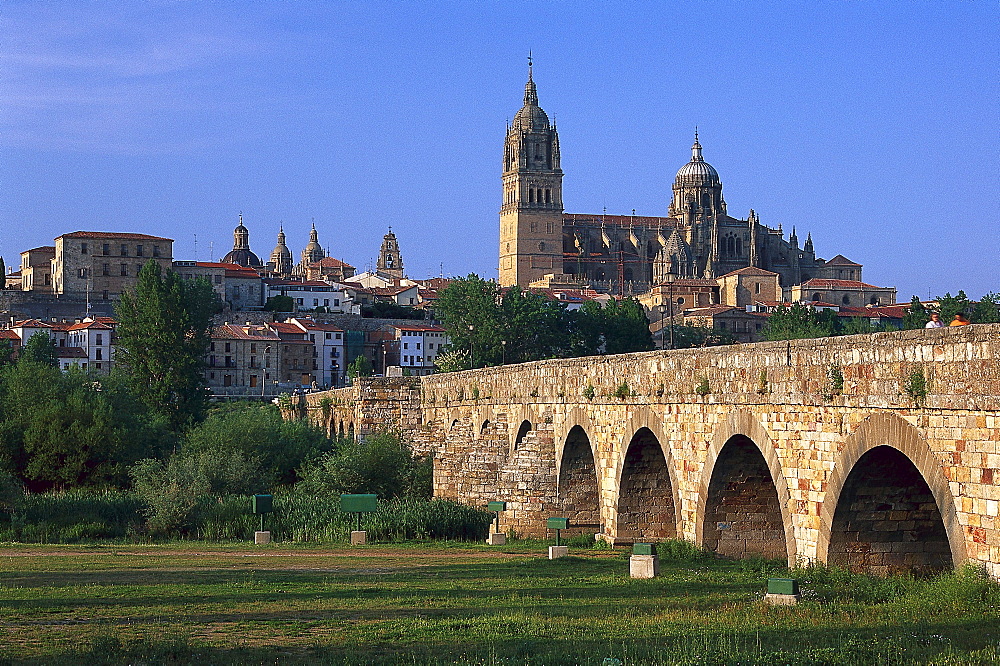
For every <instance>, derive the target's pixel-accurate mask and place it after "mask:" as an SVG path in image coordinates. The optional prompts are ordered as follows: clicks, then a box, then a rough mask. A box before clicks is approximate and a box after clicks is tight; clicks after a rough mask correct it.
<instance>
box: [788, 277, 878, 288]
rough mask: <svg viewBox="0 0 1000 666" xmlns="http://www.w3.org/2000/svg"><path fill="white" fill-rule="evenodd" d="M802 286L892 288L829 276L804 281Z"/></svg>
mask: <svg viewBox="0 0 1000 666" xmlns="http://www.w3.org/2000/svg"><path fill="white" fill-rule="evenodd" d="M800 286H801V287H803V288H805V287H808V288H810V289H891V287H876V286H875V285H873V284H867V283H865V282H858V281H857V280H831V279H829V278H813V279H811V280H809V281H808V282H803V283H802V284H801V285H800Z"/></svg>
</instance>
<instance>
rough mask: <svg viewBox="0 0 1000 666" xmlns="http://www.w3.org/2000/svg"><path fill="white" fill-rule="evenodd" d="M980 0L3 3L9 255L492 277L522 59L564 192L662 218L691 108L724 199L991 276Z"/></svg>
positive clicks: (830, 250) (941, 280)
mask: <svg viewBox="0 0 1000 666" xmlns="http://www.w3.org/2000/svg"><path fill="white" fill-rule="evenodd" d="M998 24H1000V5H998V3H997V2H992V1H991V2H947V1H944V2H906V3H903V2H893V3H889V2H884V3H876V2H823V1H820V2H802V1H799V2H784V3H781V2H767V3H752V2H707V1H699V2H676V3H664V2H654V3H641V2H640V3H612V2H601V3H596V2H595V3H587V2H576V3H566V2H531V1H528V0H523V1H520V2H475V3H464V2H435V3H430V2H385V3H381V2H352V3H338V2H296V1H284V2H266V1H258V2H253V3H242V2H142V3H120V2H115V3H105V2H83V1H80V2H58V1H56V2H44V3H43V2H17V1H16V0H7V2H5V3H4V4H3V7H2V9H0V224H2V229H3V230H4V233H3V234H2V235H0V254H2V255H3V257H4V259H5V260H6V261H7V263H8V265H11V264H14V263H16V262H17V261H18V258H17V254H18V253H19V252H20V251H21V250H24V249H27V248H30V247H35V246H38V245H45V244H51V242H52V239H53V238H54V237H55V236H57V235H59V234H61V233H66V232H69V231H75V230H94V231H104V230H129V231H138V232H144V233H152V234H160V235H165V236H168V237H171V238H174V239H175V241H176V242H175V244H174V248H175V249H174V256H175V258H178V259H192V258H195V254H196V248H195V242H194V240H195V236H196V235H197V258H198V259H200V260H203V261H204V260H208V259H209V256H210V255H209V252H210V244H211V247H212V250H213V255H214V257H215V258H218V257H219V256H221V255H222V254H224V253H225V252H226V251H228V249H229V248H230V247H231V246H232V230H233V227H234V226H235V225H236V223H237V218H238V215H239V213H240V212H242V213H243V215H244V220H245V223H246V225H247V226H248V228H249V229H250V232H251V246H252V247H253V249H254V250H255V251H256V252H257V253H258V254H259V255H261V256H262V257H263V258H265V259H266V257H267V256H268V255H269V254H270V251H271V249H272V248H273V247H274V242H275V235H276V233H277V231H278V225H279V224H282V223H283V224H284V228H285V231H286V233H287V235H288V239H289V245H290V246H291V249H292V252H293V254H294V255H295V256H296V257H297V256H298V253H299V252H300V251H301V249H302V247H303V246H304V245H305V243H306V241H307V240H308V230H309V226H310V223H311V221H312V220H313V219H314V218H315V222H316V226H317V229H318V230H319V234H320V242H321V243H322V244H323V245H324V246H325V247H327V248H329V250H330V253H331V254H332V255H333V256H335V257H339V258H342V259H344V260H346V261H348V262H349V263H351V264H353V265H355V266H357V267H358V268H359V269H364V268H366V267H368V265H369V264H370V263H371V262H372V261H373V257H375V255H376V253H377V250H378V246H379V244H380V242H381V237H382V235H383V234H384V233H385V231H386V229H387V227H388V226H390V225H391V226H392V228H393V230H394V231H395V232H396V234H397V236H398V237H399V241H400V245H401V249H402V252H403V259H404V262H405V264H406V268H407V272H408V273H409V274H410V275H411V276H413V277H417V278H424V277H428V276H431V275H437V274H439V272H441V270H442V266H443V271H444V273H445V274H446V275H456V274H467V273H470V272H477V273H479V274H482V275H486V276H495V275H496V264H497V227H498V217H497V212H498V209H499V205H500V158H501V154H502V147H503V139H504V123H505V122H506V120H507V119H509V118H511V117H512V116H513V114H514V113H515V112H516V111H517V109H518V108H519V107H520V105H521V99H522V95H523V87H524V79H525V75H526V55H527V52H528V50H529V49H530V50H531V51H532V52H533V53H534V56H535V81H536V82H537V84H538V91H539V98H540V103H541V105H542V107H543V108H544V109H545V110H546V111H547V112H548V114H549V116H550V117H551V118H554V119H555V120H556V122H557V123H558V126H559V133H560V141H561V146H562V156H563V163H562V166H563V170H564V172H565V174H566V175H565V181H564V183H565V185H564V201H565V203H566V210H567V212H575V213H593V212H599V211H601V210H602V209H603V208H605V207H606V208H607V210H608V212H609V213H616V214H627V213H629V212H631V210H632V209H633V208H635V209H636V211H637V212H638V213H639V214H646V215H662V214H665V212H666V209H667V205H668V202H669V198H670V185H671V183H672V180H673V175H674V173H675V172H676V171H677V169H678V168H679V167H680V166H681V165H683V164H684V163H685V162H686V161H687V160H688V158H689V156H690V144H691V138H692V133H693V129H694V127H695V125H697V126H698V127H699V128H700V132H701V142H702V144H703V146H704V154H705V158H706V160H708V161H709V162H710V163H712V164H713V165H714V166H715V167H716V168H717V169H718V171H719V173H720V174H721V176H722V180H723V184H724V188H725V189H724V193H725V197H726V201H727V202H728V204H729V212H730V213H731V214H733V215H736V216H739V217H745V216H746V214H747V212H748V211H749V209H750V208H754V209H755V210H756V211H757V213H758V215H759V216H760V218H761V221H762V222H763V223H765V224H768V225H770V226H777V225H778V224H781V225H782V226H783V228H784V230H785V232H786V233H787V232H789V231H790V230H791V227H792V226H795V227H796V229H797V231H798V233H799V237H800V238H804V237H805V234H806V232H812V235H813V240H814V242H815V246H816V251H817V253H818V254H819V256H822V257H826V258H829V257H831V256H833V255H834V254H837V253H840V254H844V255H846V256H847V257H849V258H851V259H853V260H855V261H858V262H860V263H863V264H864V265H865V272H864V276H865V281H867V282H872V283H875V284H878V285H887V286H896V287H897V288H898V289H899V294H900V298H901V300H907V299H908V298H909V297H910V295H911V294H919V295H920V296H921V297H922V298H923V297H926V296H927V294H928V292H931V293H933V294H940V293H944V292H945V291H951V292H953V293H954V292H955V291H957V290H958V289H962V288H964V289H966V290H967V291H968V293H969V295H970V296H973V297H978V296H980V295H981V294H983V293H984V292H987V291H1000V280H998V279H997V264H998V262H997V259H996V256H997V241H998V236H1000V233H998V232H1000V221H998V201H1000V141H998V138H1000V136H998V135H1000V84H998V74H997V72H998V71H1000V40H998V37H997V30H996V26H997V25H998Z"/></svg>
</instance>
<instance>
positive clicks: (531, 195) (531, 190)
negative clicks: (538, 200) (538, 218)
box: [528, 187, 535, 203]
mask: <svg viewBox="0 0 1000 666" xmlns="http://www.w3.org/2000/svg"><path fill="white" fill-rule="evenodd" d="M528 203H535V188H533V187H529V188H528Z"/></svg>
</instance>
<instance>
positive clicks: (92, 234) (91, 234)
mask: <svg viewBox="0 0 1000 666" xmlns="http://www.w3.org/2000/svg"><path fill="white" fill-rule="evenodd" d="M57 238H109V239H110V238H120V239H122V240H154V241H168V242H171V243H172V242H173V240H174V239H173V238H163V237H162V236H149V235H147V234H130V233H119V232H115V231H74V232H72V233H68V234H63V235H62V236H57Z"/></svg>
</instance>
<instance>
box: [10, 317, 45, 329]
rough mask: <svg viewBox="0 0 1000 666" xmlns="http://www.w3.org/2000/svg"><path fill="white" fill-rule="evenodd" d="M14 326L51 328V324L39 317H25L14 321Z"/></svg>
mask: <svg viewBox="0 0 1000 666" xmlns="http://www.w3.org/2000/svg"><path fill="white" fill-rule="evenodd" d="M14 328H52V324H48V323H46V322H44V321H42V320H41V319H25V320H23V321H19V322H15V323H14Z"/></svg>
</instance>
